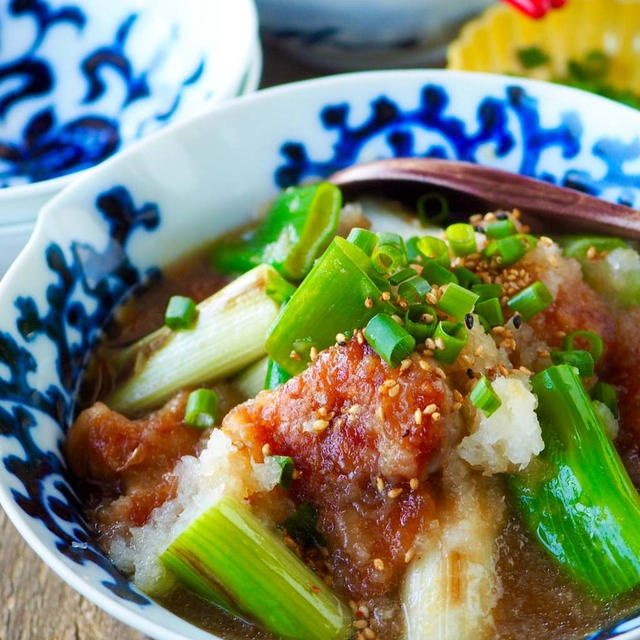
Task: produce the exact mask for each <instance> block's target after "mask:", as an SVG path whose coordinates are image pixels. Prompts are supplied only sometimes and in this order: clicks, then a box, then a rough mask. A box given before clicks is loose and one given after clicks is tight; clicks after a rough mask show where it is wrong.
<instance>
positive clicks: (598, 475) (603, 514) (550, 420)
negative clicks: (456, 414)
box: [509, 365, 640, 601]
mask: <svg viewBox="0 0 640 640" xmlns="http://www.w3.org/2000/svg"><path fill="white" fill-rule="evenodd" d="M532 386H533V391H534V393H535V394H536V396H537V397H538V408H537V410H536V411H537V413H538V419H539V421H540V426H541V427H542V437H543V440H544V443H545V448H544V450H543V451H542V453H541V454H540V456H539V457H538V459H537V460H536V461H534V462H532V463H531V464H530V465H529V466H528V467H527V468H526V469H525V470H524V471H522V472H521V473H519V474H518V475H515V476H512V477H511V478H510V480H509V485H510V488H511V490H512V493H513V496H514V499H515V502H516V505H517V507H518V511H519V513H520V516H521V517H522V519H523V521H524V523H525V525H526V527H527V529H528V530H529V532H530V533H531V534H532V535H533V536H534V537H535V538H537V540H538V542H539V543H540V544H541V545H542V546H543V547H544V548H545V549H546V551H547V552H548V553H549V554H550V555H551V556H552V557H553V558H555V560H556V562H557V563H558V564H559V565H560V566H562V567H563V568H564V569H565V570H566V571H567V572H568V573H569V574H570V575H571V576H572V577H573V578H574V579H575V580H576V581H578V582H579V583H581V584H583V585H584V586H585V587H586V588H587V589H589V590H590V591H591V592H593V593H594V595H596V596H597V597H599V598H601V599H602V600H607V601H608V600H612V599H613V598H614V597H615V596H617V595H619V594H621V593H624V592H625V591H628V590H630V589H632V588H634V587H636V586H637V585H638V584H640V536H639V535H638V531H640V496H638V492H637V491H636V489H635V487H634V486H633V483H632V482H631V480H630V479H629V476H628V475H627V472H626V470H625V468H624V465H623V464H622V461H621V460H620V456H619V455H618V453H617V451H616V450H615V447H614V446H613V444H612V442H611V440H610V438H609V436H608V435H607V434H606V433H605V431H604V429H603V427H602V424H601V422H600V420H599V419H598V416H597V415H596V414H595V412H594V409H593V405H592V402H591V400H590V398H589V396H588V395H587V393H586V392H585V390H584V387H583V386H582V383H581V382H580V379H579V377H578V375H577V373H576V371H575V369H574V368H573V367H570V366H568V365H558V366H552V367H550V368H548V369H546V370H545V371H542V372H541V373H539V374H537V375H535V376H534V377H533V378H532Z"/></svg>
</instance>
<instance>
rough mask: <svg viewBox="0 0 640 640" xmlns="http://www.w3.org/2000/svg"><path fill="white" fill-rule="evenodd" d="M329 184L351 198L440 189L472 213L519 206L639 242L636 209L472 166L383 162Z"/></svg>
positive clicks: (557, 220) (346, 173)
mask: <svg viewBox="0 0 640 640" xmlns="http://www.w3.org/2000/svg"><path fill="white" fill-rule="evenodd" d="M329 181H330V182H333V183H334V184H336V185H337V186H339V187H341V188H342V190H343V191H344V192H345V196H346V197H349V196H350V195H353V194H356V193H363V192H365V193H366V192H369V193H372V192H379V191H384V192H385V193H393V192H394V191H395V192H397V193H402V191H403V190H406V189H407V188H413V190H415V188H420V190H421V191H422V192H423V193H424V191H425V187H429V188H434V187H436V188H438V189H439V190H443V191H444V192H445V195H451V196H452V197H454V198H457V199H458V206H464V203H466V206H467V208H466V211H467V213H468V214H472V213H478V212H480V211H481V209H479V207H484V209H485V211H489V210H491V209H507V210H511V209H514V208H515V209H520V211H522V213H523V214H525V215H528V216H534V217H535V218H538V219H540V220H544V221H547V222H551V223H553V224H554V226H555V227H556V229H557V228H558V227H567V229H563V230H564V231H567V230H569V229H568V228H580V229H586V230H590V231H594V232H597V233H605V234H611V235H622V236H625V237H627V238H632V239H634V240H640V211H638V210H636V209H632V208H630V207H626V206H623V205H620V204H612V203H610V202H605V201H604V200H600V199H598V198H594V197H593V196H589V195H587V194H585V193H581V192H580V191H574V190H573V189H567V188H564V187H557V186H555V185H552V184H549V183H547V182H543V181H542V180H536V179H534V178H527V177H525V176H521V175H518V174H517V173H508V172H506V171H500V170H498V169H491V168H489V167H482V166H480V165H477V164H471V163H469V162H457V161H453V160H440V159H436V158H393V159H390V160H378V161H376V162H369V163H365V164H357V165H353V166H352V167H348V168H346V169H343V170H342V171H338V172H337V173H334V174H333V175H332V176H331V177H330V178H329ZM461 197H462V200H460V198H461ZM460 202H462V203H463V204H462V205H460Z"/></svg>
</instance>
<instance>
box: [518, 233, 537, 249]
mask: <svg viewBox="0 0 640 640" xmlns="http://www.w3.org/2000/svg"><path fill="white" fill-rule="evenodd" d="M516 238H518V240H520V242H522V244H523V245H524V248H525V249H526V250H527V251H531V250H532V249H535V248H536V247H537V246H538V238H536V237H535V236H532V235H531V234H530V233H518V234H516Z"/></svg>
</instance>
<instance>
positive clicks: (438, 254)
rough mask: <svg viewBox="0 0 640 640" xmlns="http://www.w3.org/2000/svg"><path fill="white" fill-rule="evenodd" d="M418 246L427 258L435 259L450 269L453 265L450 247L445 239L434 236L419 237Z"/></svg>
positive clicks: (421, 253)
mask: <svg viewBox="0 0 640 640" xmlns="http://www.w3.org/2000/svg"><path fill="white" fill-rule="evenodd" d="M416 248H417V249H418V251H419V252H420V255H421V256H422V257H423V258H424V259H425V260H435V261H436V262H437V263H438V264H440V265H441V266H443V267H445V268H446V269H448V268H449V267H450V266H451V258H450V257H449V247H448V246H447V243H446V242H445V241H444V240H440V238H434V237H433V236H423V237H422V238H418V241H417V243H416Z"/></svg>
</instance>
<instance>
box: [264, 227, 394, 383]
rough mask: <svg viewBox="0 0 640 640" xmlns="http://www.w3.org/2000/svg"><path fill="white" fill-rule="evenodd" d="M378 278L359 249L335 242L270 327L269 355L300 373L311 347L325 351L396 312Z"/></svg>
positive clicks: (335, 239)
mask: <svg viewBox="0 0 640 640" xmlns="http://www.w3.org/2000/svg"><path fill="white" fill-rule="evenodd" d="M374 274H375V270H374V269H373V266H372V264H371V259H370V258H369V257H368V256H367V255H366V254H365V253H364V252H363V251H362V250H361V249H359V248H358V247H356V246H355V245H353V244H351V243H350V242H347V241H346V240H344V238H340V237H336V238H334V239H333V241H332V242H331V244H330V245H329V247H328V249H327V250H326V251H325V252H324V254H323V255H322V256H321V257H320V258H319V259H318V261H317V262H316V264H315V265H314V267H313V269H312V270H311V272H310V273H309V275H308V276H307V277H306V278H305V279H304V281H303V282H302V284H301V285H300V286H299V287H298V289H297V291H296V292H295V293H294V294H293V296H292V297H291V299H290V300H289V302H288V303H287V305H286V306H285V307H284V309H283V310H282V312H281V314H280V316H279V317H278V319H277V321H276V322H275V324H274V325H273V326H272V328H271V330H270V332H269V334H268V336H267V340H266V343H265V347H266V350H267V353H268V354H269V356H271V358H273V360H275V361H276V362H277V363H278V364H279V365H280V366H281V367H282V368H283V369H284V370H285V371H286V372H287V373H289V374H290V375H296V374H298V373H300V372H301V371H302V370H303V369H304V368H305V367H306V366H307V363H308V361H309V353H310V351H311V348H312V347H315V348H316V349H317V350H318V351H321V350H322V349H326V348H327V347H329V346H331V345H333V344H334V343H335V340H336V338H335V337H336V334H338V333H344V332H345V331H352V330H353V329H355V328H356V327H363V326H364V325H365V324H366V323H367V322H368V321H369V320H370V319H371V318H372V317H373V316H374V315H376V313H380V312H384V313H389V314H392V313H395V308H394V307H393V306H392V305H391V304H390V303H389V302H385V301H382V300H380V296H381V290H380V287H379V286H378V283H377V282H376V281H375V280H374V278H373V276H374ZM385 283H386V281H385ZM292 355H293V356H294V357H291V356H292Z"/></svg>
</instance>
